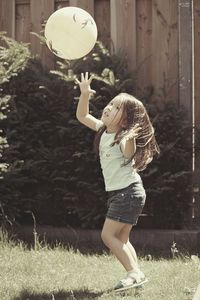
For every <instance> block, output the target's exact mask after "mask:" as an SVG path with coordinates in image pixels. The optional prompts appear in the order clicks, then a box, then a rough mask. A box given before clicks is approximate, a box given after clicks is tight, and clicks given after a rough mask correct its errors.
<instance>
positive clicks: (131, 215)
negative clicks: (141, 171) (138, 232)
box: [106, 181, 146, 225]
mask: <svg viewBox="0 0 200 300" xmlns="http://www.w3.org/2000/svg"><path fill="white" fill-rule="evenodd" d="M145 200H146V193H145V189H144V187H143V184H142V181H137V182H134V183H132V184H131V185H129V186H128V187H126V188H123V189H120V190H116V191H110V192H108V202H107V205H108V211H107V214H106V217H107V218H109V219H112V220H115V221H118V222H122V223H127V224H131V225H136V224H137V221H138V218H139V216H140V214H141V212H142V210H143V207H144V204H145Z"/></svg>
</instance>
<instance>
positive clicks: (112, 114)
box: [101, 97, 123, 131]
mask: <svg viewBox="0 0 200 300" xmlns="http://www.w3.org/2000/svg"><path fill="white" fill-rule="evenodd" d="M122 115H123V103H122V101H121V99H120V97H115V98H114V99H112V100H111V101H110V102H109V103H108V105H107V106H106V107H105V108H104V110H103V113H102V116H101V120H102V122H103V123H104V124H105V125H106V127H107V129H108V130H109V129H110V131H117V130H118V129H119V128H120V127H121V122H122Z"/></svg>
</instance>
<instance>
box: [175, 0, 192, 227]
mask: <svg viewBox="0 0 200 300" xmlns="http://www.w3.org/2000/svg"><path fill="white" fill-rule="evenodd" d="M178 17H179V18H178V19H179V22H178V23H179V105H183V106H184V107H185V108H186V110H187V114H188V120H189V122H190V124H191V128H192V122H193V116H192V112H193V80H192V79H193V76H192V65H193V63H192V62H193V60H192V57H193V46H192V1H191V0H178ZM192 136H193V133H192V129H191V144H192ZM191 172H193V155H191ZM190 183H192V178H191V182H190ZM188 201H189V203H190V209H189V214H188V220H187V221H188V223H189V224H190V225H191V223H192V219H193V206H194V200H193V195H192V189H191V197H190V199H188Z"/></svg>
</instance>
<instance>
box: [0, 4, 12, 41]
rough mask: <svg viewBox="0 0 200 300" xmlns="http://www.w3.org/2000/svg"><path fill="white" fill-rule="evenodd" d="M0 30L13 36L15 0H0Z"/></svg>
mask: <svg viewBox="0 0 200 300" xmlns="http://www.w3.org/2000/svg"><path fill="white" fill-rule="evenodd" d="M0 31H6V32H7V36H9V37H12V38H15V0H9V1H5V0H0Z"/></svg>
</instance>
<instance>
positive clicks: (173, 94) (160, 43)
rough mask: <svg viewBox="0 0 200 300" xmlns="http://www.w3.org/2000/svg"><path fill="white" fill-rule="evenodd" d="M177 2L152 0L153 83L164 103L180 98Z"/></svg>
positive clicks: (156, 94) (156, 97)
mask: <svg viewBox="0 0 200 300" xmlns="http://www.w3.org/2000/svg"><path fill="white" fill-rule="evenodd" d="M177 16H178V14H177V0H169V1H162V0H152V20H153V24H152V84H153V87H154V98H155V100H158V101H160V102H162V101H169V100H173V101H175V100H177V98H178V89H177V84H178V62H177V60H178V56H177V53H178V42H177V40H178V34H177V27H178V19H177Z"/></svg>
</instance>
